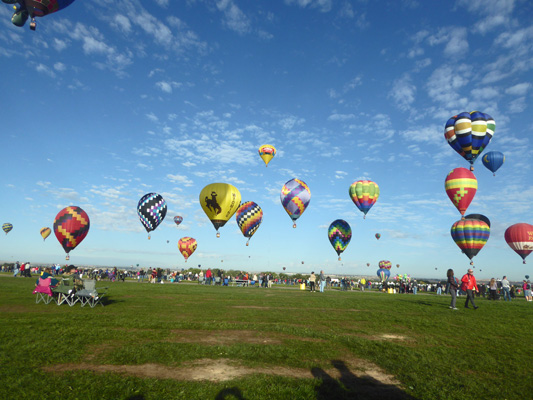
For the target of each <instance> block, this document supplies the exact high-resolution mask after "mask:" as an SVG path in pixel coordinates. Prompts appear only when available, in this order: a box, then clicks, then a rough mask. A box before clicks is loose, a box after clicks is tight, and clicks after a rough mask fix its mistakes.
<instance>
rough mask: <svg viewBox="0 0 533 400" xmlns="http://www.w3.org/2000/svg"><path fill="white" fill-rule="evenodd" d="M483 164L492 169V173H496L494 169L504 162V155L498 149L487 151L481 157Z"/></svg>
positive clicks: (496, 169)
mask: <svg viewBox="0 0 533 400" xmlns="http://www.w3.org/2000/svg"><path fill="white" fill-rule="evenodd" d="M481 162H483V165H484V166H485V167H487V168H488V169H489V170H491V171H492V174H493V175H496V171H498V169H499V168H500V167H501V166H502V165H503V163H504V162H505V156H504V155H503V153H502V152H500V151H489V152H488V153H487V154H485V155H484V156H483V157H482V158H481Z"/></svg>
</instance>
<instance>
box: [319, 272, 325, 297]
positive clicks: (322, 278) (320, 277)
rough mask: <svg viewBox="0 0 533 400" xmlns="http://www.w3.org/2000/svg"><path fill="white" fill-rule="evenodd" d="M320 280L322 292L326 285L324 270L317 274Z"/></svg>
mask: <svg viewBox="0 0 533 400" xmlns="http://www.w3.org/2000/svg"><path fill="white" fill-rule="evenodd" d="M319 280H320V293H324V287H325V286H326V276H325V275H324V271H322V270H321V271H320V275H319Z"/></svg>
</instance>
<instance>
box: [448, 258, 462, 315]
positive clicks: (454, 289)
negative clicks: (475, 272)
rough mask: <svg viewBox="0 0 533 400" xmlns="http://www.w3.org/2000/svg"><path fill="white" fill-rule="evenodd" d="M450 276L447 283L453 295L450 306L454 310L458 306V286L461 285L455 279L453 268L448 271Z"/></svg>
mask: <svg viewBox="0 0 533 400" xmlns="http://www.w3.org/2000/svg"><path fill="white" fill-rule="evenodd" d="M446 275H447V276H448V281H447V282H446V285H447V287H448V291H449V292H450V294H451V295H452V301H451V303H450V308H451V309H452V310H457V307H455V302H456V301H457V288H458V287H459V285H457V281H456V280H455V276H454V274H453V269H451V268H450V269H449V270H448V272H447V273H446Z"/></svg>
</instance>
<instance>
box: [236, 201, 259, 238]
mask: <svg viewBox="0 0 533 400" xmlns="http://www.w3.org/2000/svg"><path fill="white" fill-rule="evenodd" d="M235 218H237V225H239V228H240V229H241V232H242V234H243V235H244V237H247V238H248V241H247V242H246V246H248V244H249V243H250V239H251V238H252V236H253V235H254V233H255V231H256V230H257V228H259V225H261V221H262V220H263V210H261V207H259V206H258V205H257V204H255V203H254V202H253V201H247V202H245V203H242V204H241V206H240V207H239V209H238V210H237V212H236V213H235Z"/></svg>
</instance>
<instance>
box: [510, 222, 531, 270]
mask: <svg viewBox="0 0 533 400" xmlns="http://www.w3.org/2000/svg"><path fill="white" fill-rule="evenodd" d="M505 241H506V242H507V244H508V245H509V247H511V249H513V250H514V251H515V252H516V253H517V254H518V255H519V256H520V257H522V260H524V264H525V263H526V257H527V256H528V255H529V253H531V252H532V251H533V225H529V224H526V223H519V224H514V225H511V226H510V227H509V228H507V230H506V231H505Z"/></svg>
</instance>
